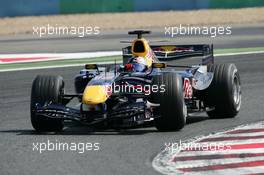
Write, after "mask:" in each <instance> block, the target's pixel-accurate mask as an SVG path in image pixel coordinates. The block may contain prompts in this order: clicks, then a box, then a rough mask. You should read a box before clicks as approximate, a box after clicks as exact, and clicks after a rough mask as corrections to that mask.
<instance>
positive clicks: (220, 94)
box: [204, 64, 241, 118]
mask: <svg viewBox="0 0 264 175" xmlns="http://www.w3.org/2000/svg"><path fill="white" fill-rule="evenodd" d="M208 69H209V70H208V71H212V72H214V78H213V81H212V83H211V85H210V86H209V87H208V88H207V89H206V90H205V93H204V95H205V104H206V106H208V107H210V108H212V109H213V110H211V111H208V112H207V114H208V116H209V117H210V118H232V117H235V116H236V115H237V114H238V112H239V109H240V106H241V86H240V77H239V73H238V70H237V68H236V66H235V65H234V64H219V65H210V66H209V67H208Z"/></svg>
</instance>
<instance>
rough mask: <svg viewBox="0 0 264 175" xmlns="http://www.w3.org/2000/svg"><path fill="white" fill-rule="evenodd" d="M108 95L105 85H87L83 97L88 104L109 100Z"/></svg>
mask: <svg viewBox="0 0 264 175" xmlns="http://www.w3.org/2000/svg"><path fill="white" fill-rule="evenodd" d="M107 97H108V95H107V90H106V87H105V86H101V85H92V86H86V88H85V90H84V93H83V97H82V103H84V104H87V105H97V104H100V103H104V102H105V101H106V100H107Z"/></svg>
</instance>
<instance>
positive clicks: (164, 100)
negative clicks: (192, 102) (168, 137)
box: [151, 73, 187, 131]
mask: <svg viewBox="0 0 264 175" xmlns="http://www.w3.org/2000/svg"><path fill="white" fill-rule="evenodd" d="M153 85H155V86H156V85H157V86H158V87H161V86H163V87H164V89H165V91H164V92H161V90H160V91H159V92H157V93H156V92H155V93H154V92H153V93H152V95H151V100H152V102H153V103H157V104H160V106H159V107H157V108H156V109H155V111H154V115H156V116H158V117H157V118H155V126H156V128H157V129H158V130H159V131H176V130H180V129H182V128H183V127H184V125H185V123H186V116H187V108H186V105H185V103H184V97H183V89H182V77H181V76H180V75H178V74H175V73H166V74H163V75H158V76H154V77H153Z"/></svg>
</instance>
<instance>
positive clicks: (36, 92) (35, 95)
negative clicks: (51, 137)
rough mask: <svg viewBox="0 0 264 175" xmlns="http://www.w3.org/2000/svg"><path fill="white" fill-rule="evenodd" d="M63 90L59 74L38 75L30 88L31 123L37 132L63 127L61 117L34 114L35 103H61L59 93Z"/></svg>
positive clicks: (59, 129) (58, 129) (57, 129)
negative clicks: (54, 117) (53, 117)
mask: <svg viewBox="0 0 264 175" xmlns="http://www.w3.org/2000/svg"><path fill="white" fill-rule="evenodd" d="M63 91H64V82H63V79H62V77H61V76H49V75H38V76H37V77H36V78H35V79H34V81H33V84H32V89H31V103H30V113H31V124H32V126H33V128H34V129H35V130H36V131H38V132H50V131H55V132H57V131H61V130H62V129H63V120H62V119H51V118H47V117H44V116H39V115H37V114H36V112H35V109H36V105H37V104H38V105H41V106H43V105H45V104H47V103H51V102H52V103H57V104H59V103H61V94H62V93H63Z"/></svg>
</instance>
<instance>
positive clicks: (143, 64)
mask: <svg viewBox="0 0 264 175" xmlns="http://www.w3.org/2000/svg"><path fill="white" fill-rule="evenodd" d="M132 64H133V69H134V71H136V72H144V71H146V70H147V69H148V65H147V61H146V59H145V58H144V57H135V58H133V60H132Z"/></svg>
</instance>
